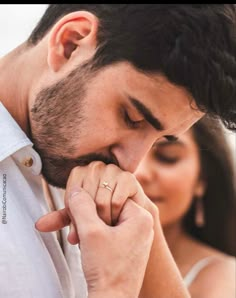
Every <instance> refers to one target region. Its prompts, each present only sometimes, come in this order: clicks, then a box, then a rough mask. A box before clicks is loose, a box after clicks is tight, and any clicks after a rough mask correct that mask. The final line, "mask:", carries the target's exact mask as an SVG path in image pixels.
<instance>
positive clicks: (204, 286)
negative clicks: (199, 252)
mask: <svg viewBox="0 0 236 298" xmlns="http://www.w3.org/2000/svg"><path fill="white" fill-rule="evenodd" d="M209 252H211V253H210V254H209V256H207V257H205V258H203V259H202V260H207V262H206V264H205V265H204V266H203V267H202V269H201V271H200V272H199V274H198V275H197V276H196V278H195V279H194V281H193V282H192V284H191V286H190V287H189V289H190V291H191V297H202V298H204V297H207V298H211V297H214V298H218V297H219V298H221V297H227V298H231V297H232V298H233V297H234V298H235V294H236V292H235V290H236V289H235V272H236V258H235V257H233V256H229V255H227V254H224V253H222V252H219V251H215V250H214V249H213V250H212V249H209Z"/></svg>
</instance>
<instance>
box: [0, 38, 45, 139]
mask: <svg viewBox="0 0 236 298" xmlns="http://www.w3.org/2000/svg"><path fill="white" fill-rule="evenodd" d="M38 52H39V51H38V50H37V48H36V47H32V48H27V46H26V44H22V45H20V46H18V47H17V48H15V49H14V50H13V51H11V52H10V53H8V54H7V55H5V56H4V57H2V58H1V59H0V101H1V102H2V103H3V105H4V106H5V107H6V109H7V110H8V112H9V113H10V114H11V115H12V117H13V118H14V119H15V120H16V122H17V123H18V124H19V126H20V127H21V128H22V130H23V131H24V132H25V133H26V134H27V135H28V136H29V134H30V125H29V100H30V96H32V94H31V92H32V90H33V86H34V82H37V78H38V76H39V74H40V72H41V71H42V68H41V65H40V58H41V57H39V55H40V54H39V53H38Z"/></svg>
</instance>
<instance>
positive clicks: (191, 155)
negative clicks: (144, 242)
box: [135, 130, 235, 298]
mask: <svg viewBox="0 0 236 298" xmlns="http://www.w3.org/2000/svg"><path fill="white" fill-rule="evenodd" d="M135 175H136V177H137V179H138V181H139V182H140V184H141V185H142V187H143V190H144V192H145V194H146V195H147V196H148V197H149V198H150V199H151V200H152V202H153V203H155V205H156V206H157V207H158V209H159V214H160V222H161V225H162V228H163V231H164V235H165V238H166V240H167V243H168V246H169V248H170V250H171V253H172V255H173V256H174V259H175V261H176V263H177V265H178V268H179V270H180V272H181V274H182V276H185V274H187V272H188V271H189V270H190V269H191V267H192V266H193V264H195V263H196V262H197V261H198V260H200V259H202V258H204V257H207V256H213V259H212V262H211V263H209V265H208V266H206V267H205V268H204V269H203V270H202V271H201V272H200V273H199V275H198V276H197V278H196V279H195V280H194V281H193V283H192V284H191V286H190V288H189V293H190V295H191V297H194V298H200V297H201V298H202V297H234V296H235V281H234V276H235V258H233V257H230V256H228V255H226V254H223V253H221V252H220V251H217V250H215V249H213V248H211V247H209V246H207V245H205V244H203V243H201V242H199V241H197V240H195V239H193V238H192V237H190V236H189V235H187V234H186V233H185V231H184V230H183V228H182V225H181V223H182V220H183V217H184V215H185V214H186V213H187V211H188V208H189V206H190V204H191V203H192V200H193V199H194V198H196V197H198V198H200V197H202V196H203V194H204V191H205V187H206V183H207V181H204V180H203V179H202V178H201V164H200V156H199V150H198V146H197V144H196V143H195V140H194V138H193V135H192V132H191V130H190V131H188V132H186V133H185V134H183V135H182V136H180V138H179V140H178V141H177V142H173V143H172V144H171V143H167V142H166V141H162V142H156V144H155V145H154V146H153V147H152V149H151V150H150V151H149V152H148V154H146V156H145V157H144V159H143V160H142V161H141V163H140V164H139V167H138V168H137V170H136V172H135ZM152 266H153V267H155V266H157V262H156V263H155V261H154V260H153V259H152ZM157 274H158V272H155V270H154V271H152V275H150V276H149V277H147V275H146V277H145V278H146V280H145V282H146V286H147V287H148V288H149V291H150V293H152V292H153V291H154V292H155V287H156V285H155V282H156V280H158V279H159V277H158V275H157ZM148 278H149V280H148ZM146 295H147V292H146ZM150 295H151V296H148V297H154V296H152V294H150ZM144 297H145V296H144ZM173 297H175V296H173Z"/></svg>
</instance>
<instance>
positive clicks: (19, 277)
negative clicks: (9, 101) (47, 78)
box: [0, 102, 87, 298]
mask: <svg viewBox="0 0 236 298" xmlns="http://www.w3.org/2000/svg"><path fill="white" fill-rule="evenodd" d="M32 146H33V144H32V142H31V141H30V140H29V138H28V137H27V136H26V135H25V133H24V132H23V131H22V129H21V128H20V127H19V125H18V124H17V123H16V122H15V120H14V119H13V118H12V116H11V115H10V113H9V112H8V111H7V110H6V108H5V107H4V106H3V104H2V103H1V102H0V297H4V298H21V297H22V298H29V297H30V298H62V297H63V298H74V297H76V298H85V297H87V288H86V282H85V279H84V275H83V271H82V268H81V261H80V252H79V249H78V246H77V245H75V246H73V245H70V244H69V243H68V242H67V240H66V237H67V234H68V227H66V228H64V229H63V230H62V241H63V249H64V253H63V251H62V248H61V246H60V244H59V242H58V240H57V237H56V233H55V232H52V233H40V232H38V231H37V230H36V229H35V222H36V221H37V219H38V218H39V217H41V216H42V215H44V214H45V213H47V212H48V211H49V208H48V204H47V202H46V200H45V197H44V193H43V188H42V177H41V175H40V173H41V167H42V163H41V159H40V156H39V155H38V154H37V152H36V151H35V150H34V149H33V148H32ZM50 190H51V193H52V194H53V198H54V204H55V206H56V207H57V208H58V209H59V208H63V199H62V196H61V195H60V191H59V190H58V189H56V188H53V187H50Z"/></svg>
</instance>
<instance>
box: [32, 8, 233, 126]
mask: <svg viewBox="0 0 236 298" xmlns="http://www.w3.org/2000/svg"><path fill="white" fill-rule="evenodd" d="M77 10H87V11H90V12H91V13H93V14H95V15H96V16H97V17H98V19H99V29H98V36H97V42H98V44H97V51H96V53H95V55H94V57H93V67H94V68H95V69H99V68H101V67H104V66H106V65H109V64H111V63H115V62H121V61H128V62H130V63H131V64H132V65H133V66H134V67H136V68H137V69H138V70H141V71H143V72H147V73H159V74H161V75H163V76H165V77H166V78H167V79H168V80H169V81H170V82H172V83H173V84H176V85H178V86H182V87H184V88H185V89H186V90H187V91H188V92H189V93H190V94H191V96H192V98H193V99H194V101H195V102H196V104H197V106H198V108H199V109H200V110H202V111H204V112H206V113H208V114H210V115H212V116H216V117H219V118H220V119H221V120H222V122H223V123H224V125H225V126H226V127H227V128H228V129H231V130H236V5H235V4H52V5H49V6H48V8H47V10H46V12H45V14H44V15H43V16H42V18H41V20H40V21H39V23H38V25H37V26H36V28H35V29H34V31H33V32H32V34H31V35H30V37H29V39H28V41H27V44H28V46H33V45H35V44H37V43H38V42H39V41H40V40H41V39H42V38H43V37H44V36H45V34H46V33H47V32H48V31H49V30H50V28H51V27H52V26H53V25H54V24H55V23H56V21H58V20H59V18H61V17H62V16H64V15H66V14H67V13H70V12H73V11H77Z"/></svg>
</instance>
